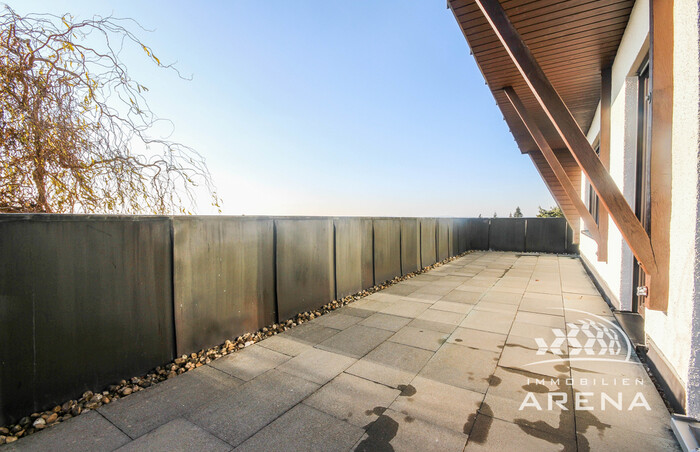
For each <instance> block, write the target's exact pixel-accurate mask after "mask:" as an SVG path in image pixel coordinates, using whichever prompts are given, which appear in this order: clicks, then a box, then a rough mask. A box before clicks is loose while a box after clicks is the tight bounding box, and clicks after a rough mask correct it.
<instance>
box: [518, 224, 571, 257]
mask: <svg viewBox="0 0 700 452" xmlns="http://www.w3.org/2000/svg"><path fill="white" fill-rule="evenodd" d="M567 227H568V225H567V223H566V220H565V219H564V218H528V219H527V232H526V234H525V251H528V252H538V253H566V252H567V243H566V229H567Z"/></svg>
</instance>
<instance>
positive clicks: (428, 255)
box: [420, 218, 437, 267]
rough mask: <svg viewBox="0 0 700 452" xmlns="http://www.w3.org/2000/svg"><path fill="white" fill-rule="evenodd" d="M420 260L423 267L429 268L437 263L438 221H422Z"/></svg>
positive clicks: (427, 219) (430, 219)
mask: <svg viewBox="0 0 700 452" xmlns="http://www.w3.org/2000/svg"><path fill="white" fill-rule="evenodd" d="M420 260H421V266H422V267H427V266H428V265H433V264H434V263H435V262H436V261H437V220H436V219H435V218H421V219H420Z"/></svg>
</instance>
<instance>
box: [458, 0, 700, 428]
mask: <svg viewBox="0 0 700 452" xmlns="http://www.w3.org/2000/svg"><path fill="white" fill-rule="evenodd" d="M448 6H449V7H450V8H451V10H452V12H453V13H454V15H455V18H456V19H457V22H458V23H459V25H460V27H461V28H462V31H463V33H464V35H465V38H466V39H467V42H468V43H469V46H470V48H471V50H472V53H473V54H474V58H475V59H476V62H477V64H478V65H479V67H480V69H481V71H482V74H483V75H484V78H485V80H486V82H487V84H488V85H489V88H490V89H491V91H492V92H493V95H494V98H495V99H496V102H497V104H498V106H499V107H500V109H501V110H502V112H503V114H504V120H505V121H506V122H507V124H508V126H509V128H510V130H511V133H512V134H513V136H514V138H515V140H516V142H517V144H518V147H519V148H520V151H521V152H522V153H523V154H527V155H528V156H529V157H530V158H531V159H532V161H533V163H534V164H535V166H536V167H537V169H538V171H539V172H540V174H541V175H542V178H543V180H544V182H545V184H546V185H547V186H548V188H549V189H550V192H551V193H552V195H553V197H554V198H555V200H556V201H557V203H558V204H559V206H560V207H561V208H562V210H563V212H564V214H565V216H566V218H567V220H568V221H569V223H570V225H571V227H572V229H573V230H574V231H575V234H576V236H577V237H578V240H579V249H580V255H581V259H582V260H583V262H584V264H585V266H586V267H587V269H588V270H589V272H590V273H591V275H592V276H593V277H594V279H595V280H596V282H597V284H598V286H599V289H600V290H601V292H602V294H603V296H604V297H605V298H606V300H607V301H608V302H609V303H610V304H611V305H612V306H613V307H614V308H615V309H616V310H617V312H616V316H617V318H618V320H619V321H620V323H621V324H622V325H623V327H624V328H625V329H626V330H627V331H628V333H629V335H630V336H631V337H632V338H633V340H634V342H635V343H636V344H637V345H638V347H639V350H640V351H642V354H644V355H645V356H646V360H647V363H648V364H649V367H650V368H651V370H652V371H653V372H654V373H655V374H656V376H657V380H658V381H659V382H660V385H661V387H662V388H663V390H664V393H665V395H666V397H667V399H668V400H669V402H670V403H671V405H672V407H673V410H674V411H676V412H677V413H682V414H687V415H688V416H690V417H693V418H696V419H697V418H700V196H699V193H700V90H699V88H700V58H699V55H700V45H699V42H700V29H699V27H698V24H699V20H698V19H699V17H700V11H699V7H698V2H696V1H690V0H684V1H676V2H673V1H670V0H637V1H614V0H609V1H593V2H589V3H585V4H582V3H581V2H576V1H563V2H557V1H550V0H537V1H534V2H532V1H531V2H526V1H520V0H509V1H502V2H499V1H490V0H450V1H449V2H448Z"/></svg>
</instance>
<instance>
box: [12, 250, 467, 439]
mask: <svg viewBox="0 0 700 452" xmlns="http://www.w3.org/2000/svg"><path fill="white" fill-rule="evenodd" d="M469 253H471V251H467V252H465V253H462V254H460V255H458V256H454V257H450V258H447V259H445V260H444V261H442V262H438V263H435V264H433V265H430V266H428V267H425V268H423V269H421V270H418V271H416V272H413V273H409V274H407V275H405V276H397V277H395V278H394V279H391V280H389V281H385V282H383V283H381V284H378V285H375V286H372V287H370V288H369V289H367V290H362V291H360V292H358V293H356V294H353V295H349V296H347V297H344V298H343V299H341V300H333V301H331V302H330V303H327V304H325V305H323V306H321V307H320V308H318V309H316V310H315V311H307V312H302V313H300V314H297V315H296V316H294V317H293V318H291V319H288V320H287V321H285V322H281V323H275V324H272V325H268V326H266V327H264V328H262V329H260V330H258V331H256V332H254V333H246V334H244V335H242V336H238V337H237V338H235V339H230V340H226V342H224V343H223V344H221V345H218V346H215V347H212V348H209V349H206V350H200V351H199V352H197V353H192V354H190V355H182V356H180V357H178V358H175V359H174V360H173V361H171V362H169V363H167V364H164V365H162V366H158V367H156V368H155V369H153V370H151V371H150V372H148V374H146V375H143V376H141V377H133V378H131V379H129V380H121V381H120V382H118V383H116V384H113V385H109V386H108V387H106V388H105V389H104V390H103V391H102V392H98V393H93V392H92V391H87V392H85V393H83V395H82V396H81V397H80V398H79V399H78V400H68V401H67V402H65V403H63V404H62V405H56V406H55V407H53V408H52V409H50V410H47V411H43V412H39V413H32V414H30V415H28V416H25V417H23V418H21V419H20V420H19V422H17V423H16V424H10V425H7V426H4V427H0V445H2V444H6V443H12V442H15V441H17V440H18V439H19V438H22V437H25V436H29V435H31V434H33V433H36V432H38V431H41V430H44V429H46V428H50V427H52V426H54V425H56V424H59V423H61V422H62V421H65V420H68V419H70V418H72V417H75V416H79V415H80V414H83V413H87V412H88V411H90V410H94V409H97V408H98V407H100V406H102V405H106V404H108V403H112V402H114V401H115V400H119V399H121V398H123V397H127V396H129V395H130V394H133V393H135V392H138V391H142V390H144V389H145V388H148V387H149V386H153V385H154V384H157V383H159V382H161V381H165V380H167V379H169V378H174V377H176V376H178V375H180V374H182V373H185V372H187V371H189V370H192V369H195V368H197V367H201V366H203V365H205V364H208V363H210V362H212V361H213V360H215V359H217V358H221V357H222V356H225V355H228V354H230V353H235V352H236V351H238V350H241V349H244V348H245V347H248V346H249V345H252V344H254V343H256V342H258V341H261V340H263V339H265V338H266V337H269V336H274V335H276V334H278V333H281V332H283V331H286V330H288V329H290V328H293V327H295V326H297V325H301V324H302V323H304V322H308V321H309V320H312V319H315V318H316V317H319V316H322V315H324V314H327V313H329V312H331V311H334V310H336V309H338V308H341V307H343V306H346V305H348V304H350V303H352V302H353V301H356V300H359V299H361V298H364V297H366V296H368V295H371V294H373V293H375V292H379V291H380V290H383V289H386V288H387V287H389V286H392V285H394V284H397V283H399V282H401V281H405V280H407V279H411V278H413V277H415V276H418V275H420V274H422V273H425V272H427V271H429V270H432V269H434V268H437V267H440V266H442V265H444V264H446V263H448V262H451V261H453V260H455V259H458V258H460V257H462V256H465V255H467V254H469Z"/></svg>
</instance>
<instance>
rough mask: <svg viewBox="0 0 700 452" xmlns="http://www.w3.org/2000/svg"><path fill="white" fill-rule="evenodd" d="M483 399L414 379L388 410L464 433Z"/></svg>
mask: <svg viewBox="0 0 700 452" xmlns="http://www.w3.org/2000/svg"><path fill="white" fill-rule="evenodd" d="M483 400H484V394H482V393H480V392H475V391H470V390H468V389H462V388H459V387H456V386H451V385H447V384H445V383H441V382H439V381H435V380H433V379H430V378H424V377H421V376H417V377H416V378H414V379H413V381H411V384H410V385H409V386H407V387H406V388H404V390H403V391H402V392H401V395H400V396H398V397H397V398H396V400H395V401H394V403H392V404H391V406H390V407H389V408H390V409H392V410H394V411H396V412H399V413H403V414H406V415H408V416H411V417H414V418H417V419H422V420H424V421H426V422H429V423H431V424H435V425H439V426H441V427H444V428H447V429H450V430H453V431H455V432H458V433H464V432H465V431H469V430H470V429H471V424H472V422H473V421H474V416H475V415H476V411H477V410H478V409H479V406H481V402H483Z"/></svg>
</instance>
